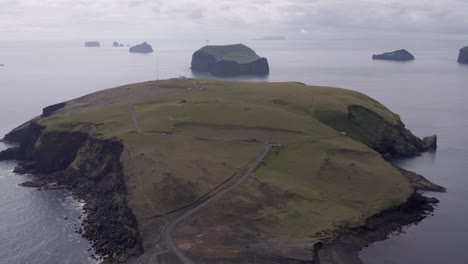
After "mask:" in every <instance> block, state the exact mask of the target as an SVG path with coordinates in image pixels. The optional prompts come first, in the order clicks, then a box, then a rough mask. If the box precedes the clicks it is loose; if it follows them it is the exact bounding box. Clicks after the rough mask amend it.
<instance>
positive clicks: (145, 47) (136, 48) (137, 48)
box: [130, 42, 153, 53]
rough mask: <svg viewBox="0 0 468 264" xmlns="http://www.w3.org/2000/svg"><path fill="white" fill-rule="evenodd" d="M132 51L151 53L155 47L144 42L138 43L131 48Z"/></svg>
mask: <svg viewBox="0 0 468 264" xmlns="http://www.w3.org/2000/svg"><path fill="white" fill-rule="evenodd" d="M130 52H131V53H151V52H153V47H151V45H150V44H148V43H146V42H143V43H142V44H140V45H136V46H133V47H131V48H130Z"/></svg>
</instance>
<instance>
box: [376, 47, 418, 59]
mask: <svg viewBox="0 0 468 264" xmlns="http://www.w3.org/2000/svg"><path fill="white" fill-rule="evenodd" d="M372 59H373V60H390V61H412V60H414V59H415V58H414V56H413V54H411V53H410V52H408V51H407V50H405V49H401V50H396V51H392V52H385V53H383V54H379V55H375V54H374V55H373V56H372Z"/></svg>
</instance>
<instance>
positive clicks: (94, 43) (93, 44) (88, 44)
mask: <svg viewBox="0 0 468 264" xmlns="http://www.w3.org/2000/svg"><path fill="white" fill-rule="evenodd" d="M100 46H101V43H99V41H87V42H85V47H100Z"/></svg>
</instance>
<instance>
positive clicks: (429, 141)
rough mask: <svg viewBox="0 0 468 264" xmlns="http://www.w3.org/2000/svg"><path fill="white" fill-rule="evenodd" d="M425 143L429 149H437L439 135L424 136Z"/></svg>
mask: <svg viewBox="0 0 468 264" xmlns="http://www.w3.org/2000/svg"><path fill="white" fill-rule="evenodd" d="M423 142H424V145H425V146H426V148H427V149H428V150H436V149H437V135H433V136H430V137H425V138H423Z"/></svg>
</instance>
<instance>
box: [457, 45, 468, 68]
mask: <svg viewBox="0 0 468 264" xmlns="http://www.w3.org/2000/svg"><path fill="white" fill-rule="evenodd" d="M458 62H459V63H462V64H468V47H464V48H462V49H460V54H459V55H458Z"/></svg>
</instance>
